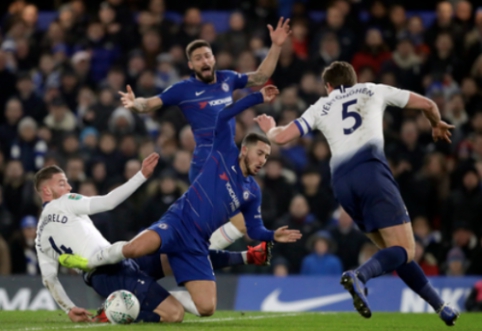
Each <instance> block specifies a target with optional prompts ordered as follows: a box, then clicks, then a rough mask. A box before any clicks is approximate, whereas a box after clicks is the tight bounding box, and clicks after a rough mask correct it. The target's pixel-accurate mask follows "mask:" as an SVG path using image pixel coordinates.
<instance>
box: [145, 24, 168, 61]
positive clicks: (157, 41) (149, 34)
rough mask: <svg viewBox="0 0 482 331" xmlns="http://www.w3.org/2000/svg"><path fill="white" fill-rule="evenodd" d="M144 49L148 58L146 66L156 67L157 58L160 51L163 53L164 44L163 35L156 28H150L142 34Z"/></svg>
mask: <svg viewBox="0 0 482 331" xmlns="http://www.w3.org/2000/svg"><path fill="white" fill-rule="evenodd" d="M141 44H142V45H141V46H142V51H143V53H144V59H145V60H146V67H147V68H148V69H154V68H155V67H156V59H157V56H158V55H159V53H162V51H163V50H164V49H163V46H162V40H161V35H160V34H159V32H157V31H156V30H154V29H153V30H148V31H146V32H145V33H144V34H143V35H142V42H141Z"/></svg>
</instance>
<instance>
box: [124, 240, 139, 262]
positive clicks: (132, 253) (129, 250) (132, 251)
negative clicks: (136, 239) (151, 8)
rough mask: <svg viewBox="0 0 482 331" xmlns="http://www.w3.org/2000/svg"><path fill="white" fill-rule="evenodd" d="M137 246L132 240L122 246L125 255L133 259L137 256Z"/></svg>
mask: <svg viewBox="0 0 482 331" xmlns="http://www.w3.org/2000/svg"><path fill="white" fill-rule="evenodd" d="M135 246H136V245H135V244H133V243H131V242H128V243H127V244H125V245H124V247H122V255H124V257H125V258H126V259H132V258H135V257H137V255H136V247H135Z"/></svg>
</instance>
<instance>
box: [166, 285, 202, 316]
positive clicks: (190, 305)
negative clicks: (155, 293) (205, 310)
mask: <svg viewBox="0 0 482 331" xmlns="http://www.w3.org/2000/svg"><path fill="white" fill-rule="evenodd" d="M169 293H170V294H171V295H172V296H173V297H175V298H176V299H177V301H179V302H180V303H181V305H182V306H183V307H184V310H185V311H187V312H188V313H191V314H193V315H196V316H201V314H199V312H198V310H197V308H196V305H195V304H194V301H192V297H191V294H189V292H188V291H171V292H169Z"/></svg>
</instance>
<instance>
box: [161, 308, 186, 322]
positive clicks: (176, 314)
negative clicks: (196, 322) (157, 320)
mask: <svg viewBox="0 0 482 331" xmlns="http://www.w3.org/2000/svg"><path fill="white" fill-rule="evenodd" d="M183 319H184V309H183V308H182V306H181V307H176V309H172V310H171V311H169V314H166V315H165V316H163V318H162V319H161V322H165V323H181V322H182V320H183Z"/></svg>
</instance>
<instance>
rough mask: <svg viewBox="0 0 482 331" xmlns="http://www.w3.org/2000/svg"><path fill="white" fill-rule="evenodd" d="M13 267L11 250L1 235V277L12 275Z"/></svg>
mask: <svg viewBox="0 0 482 331" xmlns="http://www.w3.org/2000/svg"><path fill="white" fill-rule="evenodd" d="M11 269H12V265H11V262H10V248H9V247H8V244H7V242H6V241H5V239H4V238H3V237H2V235H1V234H0V276H8V275H10V272H11Z"/></svg>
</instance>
